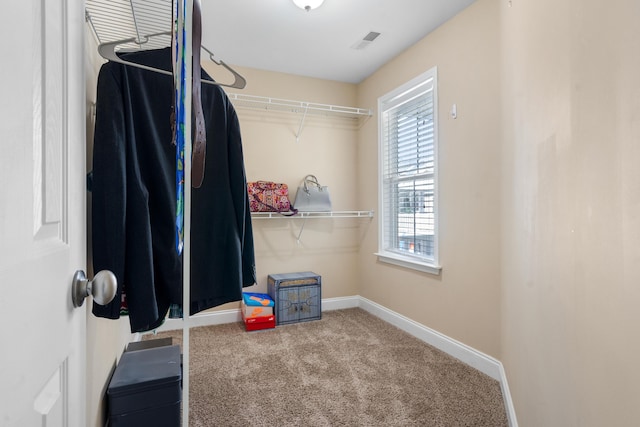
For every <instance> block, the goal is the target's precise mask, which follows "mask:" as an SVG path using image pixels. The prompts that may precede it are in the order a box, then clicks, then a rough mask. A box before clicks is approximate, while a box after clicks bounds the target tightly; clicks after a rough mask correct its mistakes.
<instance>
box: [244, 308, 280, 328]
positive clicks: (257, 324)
mask: <svg viewBox="0 0 640 427" xmlns="http://www.w3.org/2000/svg"><path fill="white" fill-rule="evenodd" d="M242 320H243V321H244V327H245V329H246V330H247V331H259V330H260V329H271V328H275V327H276V316H275V315H274V314H272V315H270V316H258V317H249V318H245V317H244V311H243V313H242Z"/></svg>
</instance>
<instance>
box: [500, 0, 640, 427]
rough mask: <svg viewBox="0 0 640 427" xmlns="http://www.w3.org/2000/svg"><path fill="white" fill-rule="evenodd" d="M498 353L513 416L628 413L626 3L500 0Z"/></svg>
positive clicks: (629, 420)
mask: <svg viewBox="0 0 640 427" xmlns="http://www.w3.org/2000/svg"><path fill="white" fill-rule="evenodd" d="M500 3H501V8H500V16H501V24H502V25H501V32H502V34H501V40H502V43H501V46H502V56H501V61H502V62H501V64H502V65H501V67H502V76H503V86H502V89H503V100H504V110H503V111H504V114H503V118H502V131H503V136H504V139H503V160H502V169H503V180H502V191H501V195H502V218H503V221H502V241H503V245H502V249H503V250H502V300H503V303H502V313H503V314H502V325H503V334H502V355H501V359H502V361H503V363H504V364H505V366H506V370H507V374H508V378H509V385H510V387H511V391H512V395H513V398H514V401H515V406H516V410H517V414H518V418H519V421H520V423H521V425H522V426H604V425H608V426H631V425H637V424H638V419H640V405H638V403H639V402H640V393H639V392H638V384H639V383H640V368H638V362H637V354H638V353H639V352H640V338H639V337H640V334H638V325H640V309H639V308H638V307H639V306H640V286H639V283H640V270H638V268H637V267H638V265H639V262H638V261H639V260H640V167H638V160H639V159H640V86H639V84H638V78H639V76H640V31H639V30H638V19H639V18H640V3H639V2H638V1H636V0H611V1H607V2H604V1H578V0H573V1H568V2H558V1H552V0H538V1H519V0H513V3H512V4H513V6H512V7H508V4H507V2H506V1H503V2H500Z"/></svg>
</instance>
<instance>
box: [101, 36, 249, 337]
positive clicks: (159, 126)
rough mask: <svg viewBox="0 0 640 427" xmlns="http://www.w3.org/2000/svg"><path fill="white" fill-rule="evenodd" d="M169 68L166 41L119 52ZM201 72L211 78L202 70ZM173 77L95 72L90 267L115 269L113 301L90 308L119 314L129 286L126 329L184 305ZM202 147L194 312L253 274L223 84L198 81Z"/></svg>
mask: <svg viewBox="0 0 640 427" xmlns="http://www.w3.org/2000/svg"><path fill="white" fill-rule="evenodd" d="M124 56H125V57H126V59H127V60H128V61H131V62H137V63H141V64H144V65H148V66H152V67H155V68H161V69H164V70H171V51H170V48H167V49H160V50H152V51H141V52H135V53H127V54H124ZM202 76H203V78H209V79H210V77H209V76H208V75H207V74H206V73H205V72H204V71H203V73H202ZM173 96H174V95H173V79H172V77H171V76H168V75H164V74H160V73H156V72H153V71H147V70H143V69H140V68H137V67H131V66H126V65H123V64H119V63H115V62H107V63H106V64H104V65H103V66H102V68H101V69H100V73H99V75H98V91H97V100H96V124H95V137H94V147H93V182H92V195H91V197H92V204H91V206H92V215H91V218H92V253H93V268H94V271H95V272H98V271H100V270H103V269H108V270H111V271H113V273H114V274H115V275H116V278H117V279H118V293H117V295H116V298H114V300H113V301H112V302H111V303H110V304H108V305H106V306H100V305H97V304H95V303H94V305H93V313H94V314H95V315H96V316H99V317H106V318H111V319H116V318H118V317H119V316H120V306H121V295H122V292H123V289H124V290H125V293H126V302H127V305H128V310H129V317H130V324H131V330H132V332H138V331H146V330H150V329H154V328H156V327H158V326H159V325H160V324H162V322H163V320H164V318H165V315H166V313H167V310H168V308H169V305H170V304H173V303H175V304H182V257H181V256H178V254H177V253H176V249H175V221H176V216H175V213H176V197H175V191H176V190H175V186H176V184H175V179H176V178H175V170H176V160H175V156H176V148H175V146H174V145H172V144H171V138H172V130H171V121H170V117H171V107H172V100H173ZM202 106H203V110H204V114H205V122H206V133H207V146H206V150H207V151H206V162H205V165H206V169H205V176H204V181H203V183H202V186H201V187H200V188H197V189H196V188H193V189H192V193H191V194H192V201H191V218H192V224H191V288H190V295H191V307H190V308H191V310H190V312H191V314H195V313H197V312H199V311H201V310H204V309H207V308H211V307H215V306H217V305H220V304H223V303H227V302H231V301H239V300H240V299H241V297H242V288H243V287H245V286H250V285H253V284H254V283H255V282H256V275H255V258H254V247H253V232H252V227H251V215H250V211H249V202H248V197H247V184H246V176H245V170H244V160H243V153H242V141H241V137H240V127H239V123H238V118H237V116H236V112H235V110H234V108H233V106H232V105H231V103H230V102H229V99H228V97H227V96H226V94H225V93H224V91H223V90H222V89H221V88H220V87H219V86H215V85H210V84H205V83H203V84H202Z"/></svg>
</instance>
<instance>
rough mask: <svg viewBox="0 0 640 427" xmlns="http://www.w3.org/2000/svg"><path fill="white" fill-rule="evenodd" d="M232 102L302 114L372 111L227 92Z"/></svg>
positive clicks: (359, 114)
mask: <svg viewBox="0 0 640 427" xmlns="http://www.w3.org/2000/svg"><path fill="white" fill-rule="evenodd" d="M227 95H228V96H229V98H231V100H232V101H235V102H234V103H233V104H234V105H235V106H239V107H247V108H256V109H265V110H278V111H289V112H292V113H302V114H312V113H315V114H327V115H331V114H335V115H339V116H344V117H349V118H362V117H371V115H372V114H373V112H372V111H371V110H369V109H366V108H357V107H343V106H340V105H329V104H316V103H313V102H304V101H292V100H288V99H278V98H270V97H264V96H254V95H245V94H238V93H228V94H227Z"/></svg>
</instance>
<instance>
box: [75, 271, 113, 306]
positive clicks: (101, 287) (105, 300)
mask: <svg viewBox="0 0 640 427" xmlns="http://www.w3.org/2000/svg"><path fill="white" fill-rule="evenodd" d="M117 290H118V280H117V279H116V276H115V274H113V273H112V272H110V271H109V270H102V271H99V272H98V273H96V275H95V276H93V280H89V279H87V276H86V274H85V273H84V271H82V270H78V271H76V274H74V275H73V282H72V284H71V299H73V306H74V307H81V306H82V304H84V299H85V298H86V297H88V296H89V295H92V296H93V300H94V301H95V302H96V303H97V304H100V305H107V304H109V303H110V302H111V300H112V299H113V297H115V296H116V291H117Z"/></svg>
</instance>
